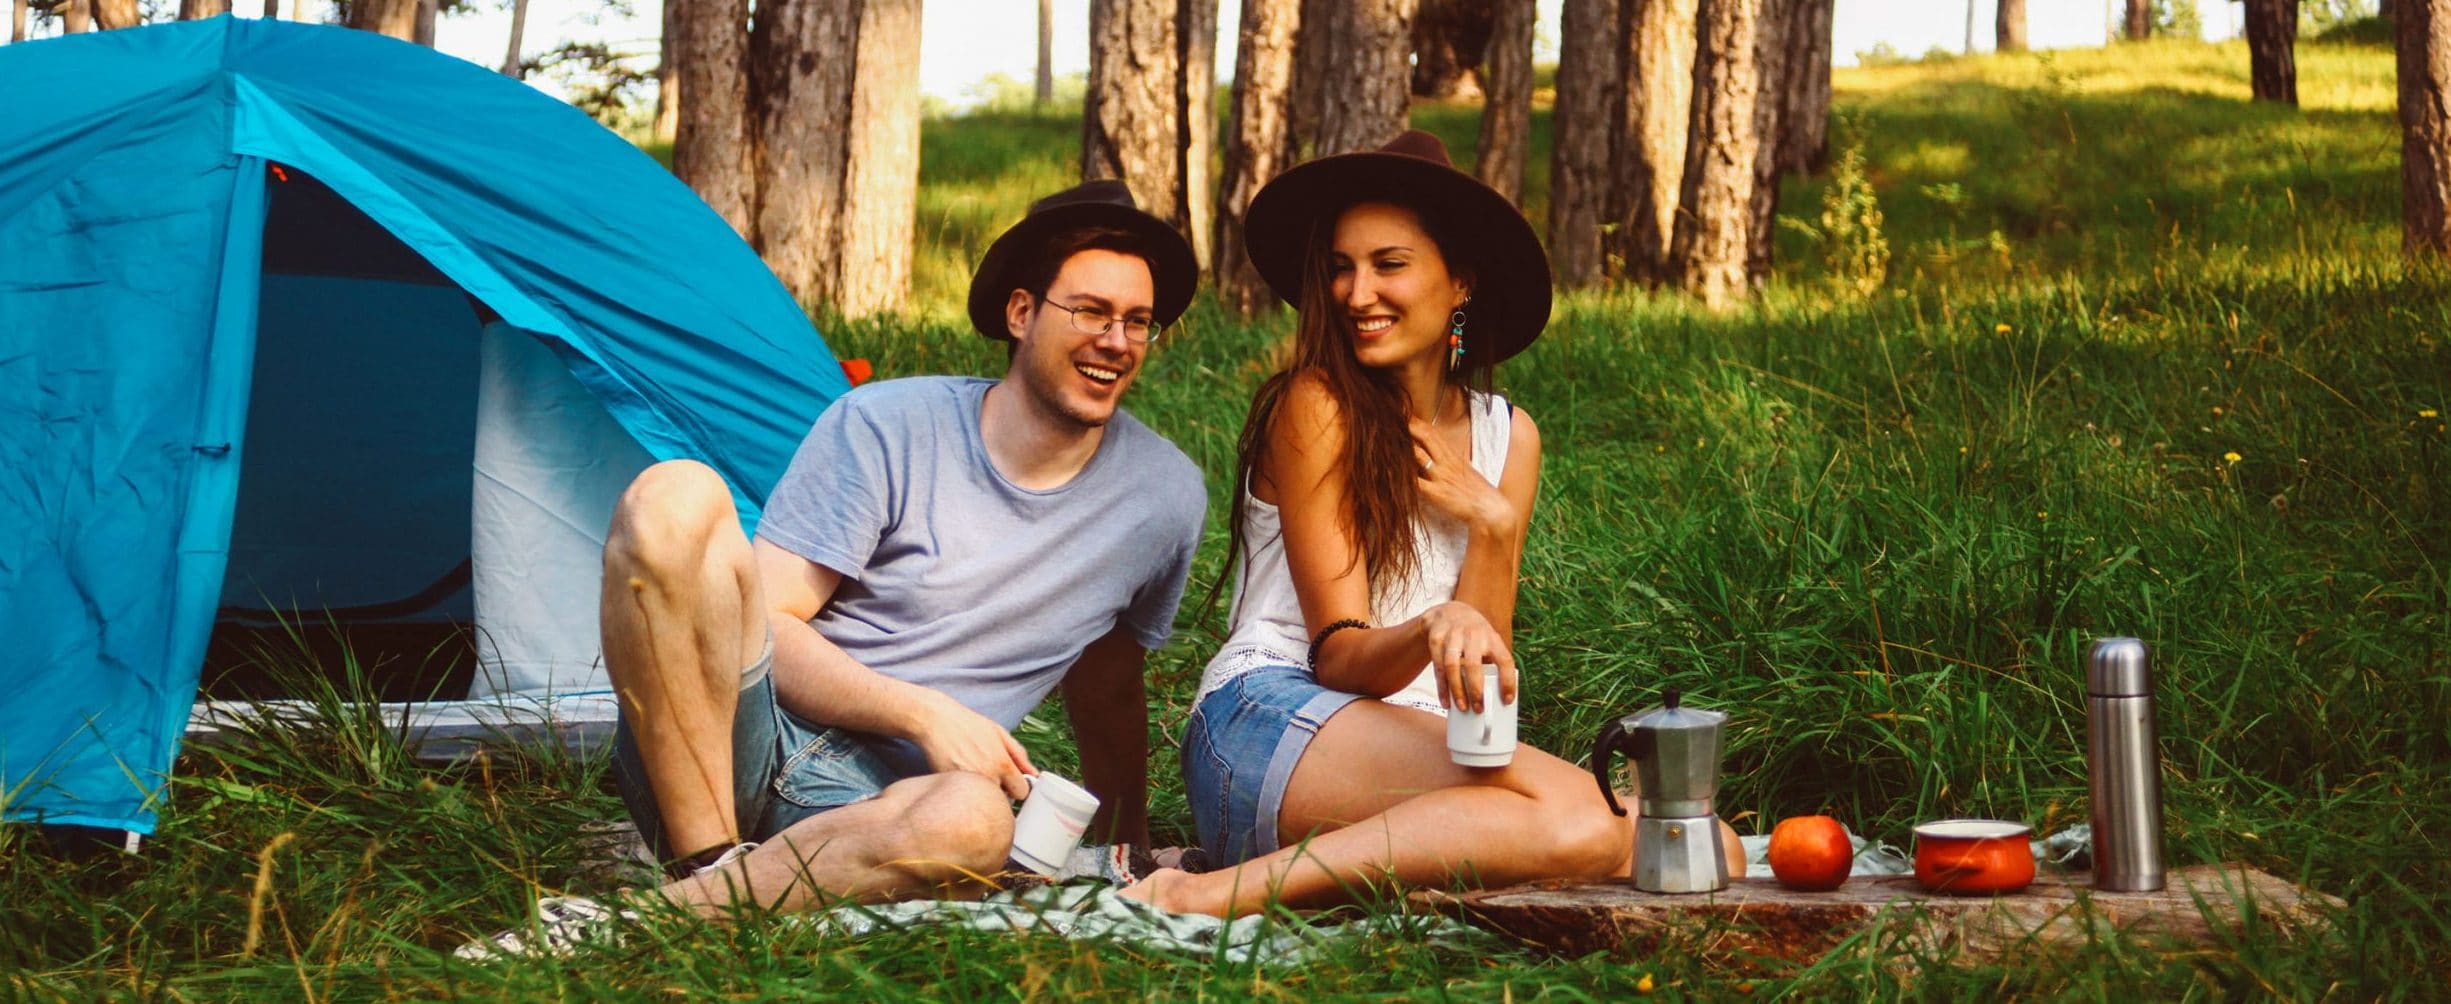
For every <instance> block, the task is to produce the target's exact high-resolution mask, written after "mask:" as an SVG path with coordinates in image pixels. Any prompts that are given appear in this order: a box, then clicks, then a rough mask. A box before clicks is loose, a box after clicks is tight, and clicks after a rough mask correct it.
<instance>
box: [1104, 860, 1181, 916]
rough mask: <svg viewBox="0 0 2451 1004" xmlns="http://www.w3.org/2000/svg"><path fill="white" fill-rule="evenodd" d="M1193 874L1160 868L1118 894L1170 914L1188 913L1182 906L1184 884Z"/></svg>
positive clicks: (1178, 869) (1175, 869)
mask: <svg viewBox="0 0 2451 1004" xmlns="http://www.w3.org/2000/svg"><path fill="white" fill-rule="evenodd" d="M1191 877H1192V876H1191V873H1190V872H1187V871H1184V870H1182V869H1180V868H1160V869H1158V870H1156V871H1153V872H1150V873H1149V874H1147V875H1143V876H1141V878H1140V881H1138V882H1134V883H1132V884H1131V885H1128V886H1125V887H1123V889H1122V890H1121V891H1119V892H1117V893H1116V895H1118V896H1121V897H1123V898H1125V899H1128V900H1135V901H1138V902H1142V903H1147V904H1149V905H1150V906H1154V907H1156V908H1158V909H1160V910H1164V911H1166V912H1168V913H1187V912H1189V911H1187V910H1185V909H1184V907H1183V904H1182V902H1181V901H1182V898H1183V896H1182V893H1183V883H1184V882H1186V881H1188V880H1190V878H1191Z"/></svg>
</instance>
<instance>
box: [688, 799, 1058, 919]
mask: <svg viewBox="0 0 2451 1004" xmlns="http://www.w3.org/2000/svg"><path fill="white" fill-rule="evenodd" d="M1012 844H1013V807H1012V803H1011V802H1009V801H1006V800H1005V797H1004V790H1003V789H1002V788H1001V787H998V786H997V784H996V782H994V781H991V780H989V779H988V778H987V777H985V776H984V775H979V774H959V773H955V774H930V775H927V776H925V777H914V778H906V779H904V780H901V781H897V782H894V783H893V784H892V785H889V786H887V787H886V789H885V790H884V791H883V792H880V793H879V794H878V795H877V797H875V798H872V799H869V800H868V801H865V802H857V803H853V804H851V805H846V806H843V807H842V808H839V809H834V810H832V811H829V812H825V813H821V814H819V815H815V816H811V817H809V818H807V819H803V820H801V821H800V822H798V823H795V824H793V825H792V826H791V827H790V828H788V829H786V830H784V831H783V832H782V833H779V834H776V835H775V836H774V837H772V838H770V839H768V840H766V841H765V842H764V843H761V844H759V845H758V847H757V849H756V850H754V851H751V852H749V853H748V854H746V855H743V856H741V857H740V858H739V859H737V860H735V861H733V862H732V863H731V864H728V865H725V866H724V867H723V868H721V869H719V870H716V871H712V872H708V873H705V874H701V875H695V876H692V877H690V878H685V879H681V880H680V881H677V882H674V883H672V884H670V885H667V886H664V887H663V888H662V889H660V890H658V891H659V892H660V893H661V894H662V895H663V896H664V898H666V899H668V900H671V901H672V902H673V903H675V904H677V905H679V906H682V907H684V908H687V909H690V910H694V911H696V912H698V913H699V914H701V915H705V916H721V915H722V914H723V913H724V912H725V911H726V910H727V909H729V908H730V907H731V906H732V904H734V903H741V902H751V901H754V902H756V903H758V904H760V905H762V906H765V907H767V908H770V909H775V910H800V909H806V908H808V907H810V906H813V905H817V904H819V903H822V902H824V901H826V900H830V899H834V898H849V899H853V900H857V901H860V902H863V903H878V902H886V901H889V900H897V899H910V898H913V897H917V896H942V897H946V898H955V897H960V898H969V897H975V896H978V895H981V894H983V893H986V892H988V891H990V890H991V889H992V888H993V886H991V885H989V884H988V883H987V882H986V881H985V880H986V879H987V878H988V877H989V876H992V875H994V874H995V873H996V872H997V871H998V870H999V869H1001V868H1002V867H1003V866H1004V860H1005V855H1006V853H1007V852H1008V851H1009V850H1010V849H1011V848H1012Z"/></svg>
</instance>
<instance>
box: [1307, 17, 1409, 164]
mask: <svg viewBox="0 0 2451 1004" xmlns="http://www.w3.org/2000/svg"><path fill="white" fill-rule="evenodd" d="M1329 9H1330V11H1332V13H1330V14H1329V15H1328V28H1329V30H1328V44H1329V48H1328V53H1329V55H1328V57H1327V58H1328V60H1329V63H1328V65H1330V66H1332V67H1333V68H1334V72H1333V73H1330V74H1328V79H1327V81H1326V82H1325V83H1324V84H1323V85H1322V87H1323V90H1322V92H1321V94H1320V108H1319V144H1318V149H1317V150H1316V151H1314V153H1315V155H1318V156H1325V155H1328V154H1336V153H1351V152H1353V151H1355V150H1374V149H1377V148H1379V147H1381V146H1384V145H1386V144H1387V141H1388V140H1391V139H1394V138H1396V134H1397V133H1400V132H1403V131H1404V127H1405V123H1406V122H1407V121H1408V119H1409V115H1408V112H1409V111H1410V107H1409V106H1410V101H1411V97H1412V89H1411V87H1409V86H1408V85H1409V84H1410V83H1411V81H1412V76H1413V74H1412V56H1413V10H1414V0H1345V2H1342V3H1335V4H1330V5H1329Z"/></svg>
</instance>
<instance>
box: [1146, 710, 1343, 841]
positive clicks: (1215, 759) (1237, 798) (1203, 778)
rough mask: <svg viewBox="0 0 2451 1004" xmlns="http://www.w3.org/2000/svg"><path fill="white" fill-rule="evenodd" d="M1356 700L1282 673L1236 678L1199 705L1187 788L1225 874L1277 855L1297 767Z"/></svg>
mask: <svg viewBox="0 0 2451 1004" xmlns="http://www.w3.org/2000/svg"><path fill="white" fill-rule="evenodd" d="M1357 700H1361V698H1360V697H1359V696H1357V695H1354V694H1348V693H1344V692H1343V691H1337V690H1330V689H1328V688H1326V687H1323V686H1320V685H1319V681H1318V680H1316V679H1313V678H1312V677H1311V674H1310V673H1309V672H1308V671H1307V670H1303V669H1300V668H1297V667H1293V666H1281V665H1261V666H1258V667H1255V668H1253V669H1250V670H1247V671H1245V672H1242V673H1240V674H1237V675H1235V676H1232V677H1229V678H1227V680H1226V682H1225V683H1223V684H1221V685H1219V686H1218V688H1217V689H1216V690H1213V691H1210V692H1209V694H1208V696H1207V697H1203V698H1201V699H1200V704H1199V706H1198V707H1195V708H1193V709H1192V713H1191V725H1190V727H1189V728H1188V729H1186V730H1184V733H1183V787H1184V791H1185V793H1186V795H1187V796H1188V797H1189V798H1190V799H1191V815H1192V823H1193V824H1194V825H1195V826H1196V827H1198V829H1199V831H1200V843H1201V845H1202V846H1204V847H1206V848H1208V852H1209V854H1210V855H1211V856H1212V857H1213V858H1215V859H1216V862H1217V864H1218V865H1219V866H1226V865H1234V864H1240V863H1242V862H1244V861H1247V860H1250V859H1251V858H1255V857H1258V856H1260V855H1263V854H1267V853H1269V852H1270V851H1274V850H1276V849H1277V812H1278V810H1279V809H1281V808H1282V807H1283V806H1284V804H1285V785H1286V782H1288V781H1290V780H1292V779H1293V776H1294V764H1296V763H1299V762H1300V761H1301V760H1302V751H1303V750H1304V749H1305V748H1307V747H1308V746H1310V744H1311V737H1312V736H1315V735H1318V734H1319V727H1320V726H1321V725H1323V724H1326V723H1327V720H1328V717H1329V716H1330V715H1334V714H1335V713H1336V712H1337V711H1338V709H1341V708H1343V707H1344V706H1345V705H1346V704H1347V703H1349V702H1352V701H1357Z"/></svg>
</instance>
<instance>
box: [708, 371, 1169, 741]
mask: <svg viewBox="0 0 2451 1004" xmlns="http://www.w3.org/2000/svg"><path fill="white" fill-rule="evenodd" d="M991 386H994V382H993V381H989V380H984V379H978V378H974V377H913V378H907V379H901V380H889V381H884V382H880V383H873V384H869V385H867V386H864V387H861V388H859V389H857V390H854V391H852V392H851V393H850V394H848V395H845V396H844V397H843V398H842V399H841V400H839V401H836V402H835V403H834V405H833V407H831V408H828V409H827V410H826V412H825V414H824V415H822V416H820V417H819V418H818V419H817V424H816V427H814V428H812V429H810V430H809V434H808V438H806V439H804V440H802V441H801V443H800V449H799V452H798V453H796V454H794V455H793V457H792V462H791V467H790V469H789V470H787V471H785V472H784V474H783V480H782V481H781V482H779V483H778V484H776V485H775V489H774V493H773V494H772V495H771V496H769V497H768V498H767V500H766V512H765V516H764V518H763V519H761V520H760V522H759V523H758V528H757V535H758V537H760V538H761V539H764V540H766V541H769V542H771V543H773V544H775V545H776V546H779V547H781V548H783V549H784V550H787V551H790V552H791V553H793V554H797V555H799V556H801V557H803V558H806V559H808V560H810V561H812V562H815V563H817V564H819V565H823V566H825V567H827V568H830V569H832V570H834V571H836V572H839V573H841V574H842V577H843V578H842V583H841V585H839V586H838V587H836V589H835V591H834V596H833V599H832V600H831V601H830V602H828V603H827V604H826V607H825V609H824V610H822V611H820V612H819V613H818V615H817V616H816V618H814V619H813V620H811V621H810V623H811V624H813V625H815V626H816V628H817V631H818V633H819V634H822V635H824V636H825V637H826V639H827V640H829V641H832V642H833V643H834V644H836V645H838V646H841V648H842V649H843V651H844V652H847V653H849V654H850V656H851V657H852V658H854V659H857V660H859V661H860V663H861V664H863V665H866V666H867V667H869V668H870V669H874V670H876V671H877V672H879V673H882V674H884V675H886V676H890V677H893V678H894V679H897V680H904V681H907V682H910V683H915V684H919V685H920V686H924V687H928V688H930V689H933V690H937V691H940V692H942V693H944V694H945V695H947V696H949V697H952V698H953V699H955V700H957V701H960V702H961V703H962V704H963V705H964V706H965V707H968V708H970V709H971V710H973V711H977V712H978V713H980V714H982V715H985V716H986V717H988V718H990V719H993V720H994V721H995V722H996V723H997V724H1000V725H1002V726H1004V727H1005V728H1007V729H1010V728H1013V727H1014V726H1015V725H1017V724H1019V723H1020V721H1021V716H1022V715H1024V714H1027V713H1028V712H1029V711H1030V709H1032V708H1035V707H1037V706H1038V703H1039V701H1040V700H1042V699H1044V698H1045V697H1046V696H1047V692H1048V691H1049V690H1052V689H1054V687H1055V685H1056V683H1057V682H1058V681H1060V680H1062V679H1063V676H1064V672H1065V670H1067V669H1069V668H1071V666H1072V663H1073V661H1074V660H1075V659H1078V658H1079V657H1080V655H1081V650H1082V649H1083V648H1085V647H1087V646H1088V645H1089V643H1090V642H1093V641H1096V640H1098V639H1099V638H1100V637H1103V636H1104V635H1106V634H1107V632H1109V631H1111V630H1113V629H1115V628H1116V627H1118V626H1121V627H1123V628H1125V629H1126V630H1129V631H1130V632H1131V633H1132V637H1133V638H1134V639H1136V640H1138V641H1139V643H1140V645H1141V647H1142V648H1144V649H1155V648H1158V647H1159V646H1161V645H1164V644H1165V643H1166V638H1167V636H1168V635H1169V634H1171V633H1172V631H1173V629H1174V614H1175V607H1176V605H1177V604H1178V603H1180V602H1181V600H1182V597H1183V583H1184V579H1185V578H1186V577H1187V576H1188V575H1189V574H1190V571H1191V563H1192V554H1193V552H1194V551H1196V550H1197V549H1198V548H1199V545H1200V526H1201V521H1202V520H1203V519H1204V518H1205V516H1206V514H1207V508H1208V497H1207V493H1206V491H1205V489H1203V487H1202V485H1201V480H1200V470H1199V468H1198V467H1196V466H1194V465H1193V464H1192V462H1191V458H1189V457H1186V456H1184V455H1183V451H1181V450H1178V449H1176V448H1175V446H1174V444H1172V443H1169V442H1167V441H1166V440H1165V439H1164V438H1163V437H1161V436H1159V435H1158V434H1156V433H1154V432H1151V431H1149V427H1147V426H1145V425H1142V424H1140V422H1139V420H1137V419H1135V418H1133V417H1132V416H1131V415H1130V414H1128V413H1125V412H1124V411H1122V410H1120V409H1118V410H1117V411H1116V412H1115V416H1114V418H1113V419H1112V420H1111V421H1109V422H1108V423H1107V426H1106V432H1105V435H1104V436H1103V437H1101V439H1100V440H1099V443H1098V451H1097V453H1096V454H1095V455H1093V456H1092V457H1091V458H1090V461H1089V463H1088V465H1087V466H1085V467H1083V468H1082V469H1081V472H1080V473H1079V474H1076V475H1074V476H1073V478H1072V480H1071V481H1070V482H1067V483H1066V484H1064V485H1063V486H1062V487H1059V488H1055V489H1052V490H1048V491H1029V490H1026V489H1023V488H1020V487H1018V486H1016V485H1014V484H1013V483H1012V482H1010V481H1007V480H1005V479H1004V476H1003V475H1002V474H1000V473H998V472H997V470H996V468H995V465H994V464H993V463H991V462H990V461H989V460H988V456H987V445H986V443H985V441H984V440H982V439H981V438H980V435H979V407H980V405H981V403H982V402H983V401H984V400H985V399H986V394H987V389H988V388H989V387H991Z"/></svg>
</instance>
